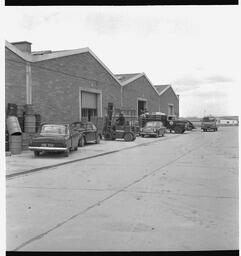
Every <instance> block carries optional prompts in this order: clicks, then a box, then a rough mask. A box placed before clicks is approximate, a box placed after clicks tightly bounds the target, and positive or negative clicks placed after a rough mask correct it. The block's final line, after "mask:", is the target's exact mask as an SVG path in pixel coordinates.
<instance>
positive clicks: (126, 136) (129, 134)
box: [124, 132, 133, 141]
mask: <svg viewBox="0 0 241 256" xmlns="http://www.w3.org/2000/svg"><path fill="white" fill-rule="evenodd" d="M124 140H125V141H132V140H133V135H132V134H131V133H130V132H128V133H125V135H124Z"/></svg>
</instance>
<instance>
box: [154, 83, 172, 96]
mask: <svg viewBox="0 0 241 256" xmlns="http://www.w3.org/2000/svg"><path fill="white" fill-rule="evenodd" d="M154 87H155V88H156V90H157V91H158V93H159V94H162V93H163V92H165V91H166V90H167V89H168V88H169V87H171V85H170V84H163V85H154Z"/></svg>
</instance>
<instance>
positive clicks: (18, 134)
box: [6, 103, 22, 155]
mask: <svg viewBox="0 0 241 256" xmlns="http://www.w3.org/2000/svg"><path fill="white" fill-rule="evenodd" d="M6 125H7V132H8V133H7V136H6V138H8V148H9V151H10V152H11V153H12V154H14V155H15V154H20V153H21V151H22V130H21V127H20V125H19V122H18V118H17V105H16V104H11V103H9V104H8V109H7V122H6Z"/></svg>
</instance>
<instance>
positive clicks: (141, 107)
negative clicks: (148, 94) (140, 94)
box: [137, 99, 147, 116]
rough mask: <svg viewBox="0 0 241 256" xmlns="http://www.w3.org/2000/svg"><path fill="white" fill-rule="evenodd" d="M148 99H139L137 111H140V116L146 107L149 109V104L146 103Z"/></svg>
mask: <svg viewBox="0 0 241 256" xmlns="http://www.w3.org/2000/svg"><path fill="white" fill-rule="evenodd" d="M146 102H147V101H146V100H144V99H142V100H138V101H137V112H138V116H140V115H142V114H144V113H145V111H146V109H147V106H146V105H147V104H146Z"/></svg>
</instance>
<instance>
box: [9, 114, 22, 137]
mask: <svg viewBox="0 0 241 256" xmlns="http://www.w3.org/2000/svg"><path fill="white" fill-rule="evenodd" d="M7 129H8V133H9V135H21V133H22V130H21V127H20V125H19V122H18V118H17V117H16V116H8V118H7Z"/></svg>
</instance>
